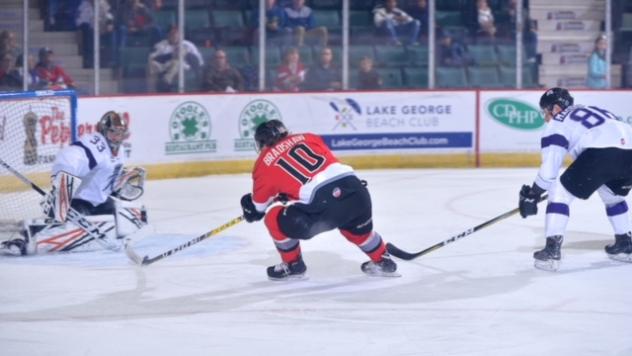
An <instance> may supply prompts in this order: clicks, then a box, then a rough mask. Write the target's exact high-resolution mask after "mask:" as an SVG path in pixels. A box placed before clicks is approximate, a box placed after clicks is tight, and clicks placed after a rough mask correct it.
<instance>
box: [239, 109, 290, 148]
mask: <svg viewBox="0 0 632 356" xmlns="http://www.w3.org/2000/svg"><path fill="white" fill-rule="evenodd" d="M270 120H281V112H280V111H279V108H277V107H276V106H275V105H274V104H273V103H272V102H270V101H268V100H262V99H258V100H253V101H251V102H249V103H248V105H246V107H245V108H244V109H243V110H242V111H241V114H239V136H240V137H241V138H242V139H253V138H254V136H255V130H256V129H257V126H259V125H260V124H261V123H264V122H266V121H270Z"/></svg>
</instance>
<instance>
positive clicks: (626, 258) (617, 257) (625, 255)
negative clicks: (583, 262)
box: [608, 253, 632, 263]
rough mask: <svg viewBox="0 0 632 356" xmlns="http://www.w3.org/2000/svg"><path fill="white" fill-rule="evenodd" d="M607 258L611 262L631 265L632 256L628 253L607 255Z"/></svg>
mask: <svg viewBox="0 0 632 356" xmlns="http://www.w3.org/2000/svg"><path fill="white" fill-rule="evenodd" d="M608 257H609V258H610V259H611V260H613V261H618V262H627V263H632V254H630V253H618V254H616V255H611V254H608Z"/></svg>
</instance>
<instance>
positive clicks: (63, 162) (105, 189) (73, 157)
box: [53, 133, 123, 206]
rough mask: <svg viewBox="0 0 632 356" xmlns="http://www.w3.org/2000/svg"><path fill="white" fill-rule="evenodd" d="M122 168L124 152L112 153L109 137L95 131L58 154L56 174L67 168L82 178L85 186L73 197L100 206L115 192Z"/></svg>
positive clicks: (69, 172) (69, 171)
mask: <svg viewBox="0 0 632 356" xmlns="http://www.w3.org/2000/svg"><path fill="white" fill-rule="evenodd" d="M122 169H123V158H122V155H118V156H114V155H112V151H111V150H110V146H109V145H108V144H107V142H106V141H105V137H103V136H102V135H101V134H100V133H94V134H91V135H86V136H84V137H82V138H81V139H80V140H79V141H77V142H75V143H73V144H72V145H70V146H68V147H66V148H64V149H62V150H61V151H60V152H59V153H58V154H57V157H56V158H55V163H54V164H53V175H56V174H57V173H59V172H61V171H64V172H66V173H68V174H72V175H73V176H76V177H78V178H80V179H81V180H82V181H81V185H80V186H79V188H78V189H77V191H76V193H75V195H74V196H73V198H78V199H82V200H86V201H89V202H90V203H92V205H94V206H97V205H99V204H102V203H104V202H105V201H106V200H107V199H108V197H109V196H110V194H112V189H113V188H114V185H115V184H116V182H117V180H118V178H119V176H120V174H121V171H122Z"/></svg>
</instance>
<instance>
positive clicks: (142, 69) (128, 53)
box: [121, 47, 151, 77]
mask: <svg viewBox="0 0 632 356" xmlns="http://www.w3.org/2000/svg"><path fill="white" fill-rule="evenodd" d="M150 52H151V47H123V48H121V63H122V71H123V76H130V77H144V76H145V74H146V72H147V64H148V63H149V53H150Z"/></svg>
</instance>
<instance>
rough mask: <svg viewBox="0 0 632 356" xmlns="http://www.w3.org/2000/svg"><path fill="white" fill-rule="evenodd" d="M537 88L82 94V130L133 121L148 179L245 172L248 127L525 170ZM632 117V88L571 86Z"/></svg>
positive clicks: (354, 160) (383, 155)
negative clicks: (118, 117)
mask: <svg viewBox="0 0 632 356" xmlns="http://www.w3.org/2000/svg"><path fill="white" fill-rule="evenodd" d="M541 94H542V92H541V90H535V91H506V90H503V91H500V90H499V91H476V90H460V91H405V92H369V93H366V92H362V93H361V92H342V93H329V92H325V93H322V92H320V93H292V94H288V93H267V94H253V93H243V94H187V95H151V96H118V97H106V98H104V97H98V98H81V99H79V105H78V122H79V125H80V126H81V128H82V130H80V132H79V134H81V133H84V132H90V131H91V130H93V127H91V126H92V125H93V123H95V122H96V121H97V120H98V118H99V117H100V115H101V114H102V113H104V112H106V111H108V110H116V111H119V112H122V113H123V114H124V115H125V117H127V118H128V119H129V121H130V130H131V136H130V139H129V141H128V142H127V144H126V145H125V147H124V150H123V152H124V154H125V155H126V159H127V161H128V163H130V164H138V165H144V166H147V167H148V168H149V171H150V176H151V177H154V178H162V177H175V176H195V175H202V174H211V173H235V172H248V171H250V169H251V167H252V161H253V160H254V159H255V158H256V155H257V153H256V151H255V149H254V146H255V144H254V140H253V136H254V129H255V127H256V126H257V125H258V124H259V123H261V122H263V121H266V120H271V119H278V120H281V121H283V122H284V123H285V124H286V126H287V127H288V128H289V129H290V131H292V132H305V131H309V132H315V133H318V134H320V135H322V136H323V138H324V139H325V141H326V142H327V144H328V145H329V146H330V147H331V148H332V149H333V150H334V151H335V152H336V154H338V155H339V156H340V157H341V158H342V159H343V160H344V161H346V162H349V163H351V164H353V165H355V166H356V167H358V168H398V167H476V166H526V165H535V164H538V162H539V146H540V144H539V142H540V136H541V133H542V130H543V128H544V120H543V117H542V114H541V113H540V110H539V108H538V104H537V103H538V101H539V98H540V95H541ZM573 94H574V95H575V97H576V103H583V104H587V105H597V106H601V107H603V108H605V109H608V110H610V111H612V112H613V113H615V114H616V115H620V116H621V118H622V119H623V120H625V121H627V122H629V123H632V105H630V102H632V91H574V92H573Z"/></svg>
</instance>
